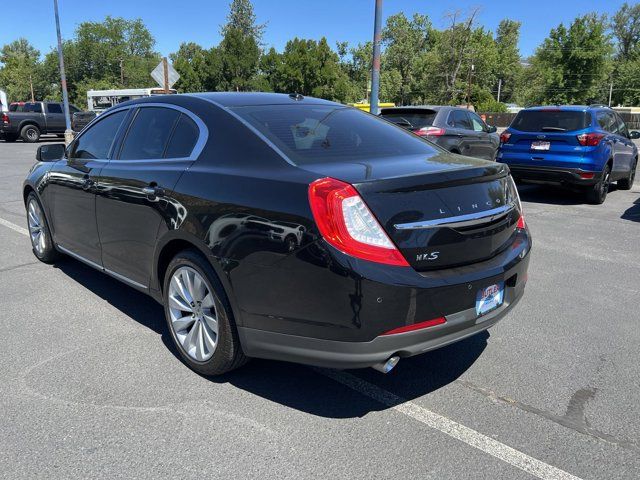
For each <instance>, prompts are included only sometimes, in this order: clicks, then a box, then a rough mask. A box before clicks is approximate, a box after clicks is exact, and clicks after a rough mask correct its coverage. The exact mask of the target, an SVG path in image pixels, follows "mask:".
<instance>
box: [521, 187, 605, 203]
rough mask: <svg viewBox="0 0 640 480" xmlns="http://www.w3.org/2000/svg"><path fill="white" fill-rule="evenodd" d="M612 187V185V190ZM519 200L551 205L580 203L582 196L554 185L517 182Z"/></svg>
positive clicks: (582, 199)
mask: <svg viewBox="0 0 640 480" xmlns="http://www.w3.org/2000/svg"><path fill="white" fill-rule="evenodd" d="M613 188H614V187H612V190H613ZM518 194H519V195H520V200H522V201H523V202H531V203H547V204H553V205H581V204H583V203H585V200H584V197H583V196H582V195H581V194H580V192H577V191H575V190H570V189H567V188H562V187H559V186H558V187H556V186H554V185H533V184H523V183H520V184H518Z"/></svg>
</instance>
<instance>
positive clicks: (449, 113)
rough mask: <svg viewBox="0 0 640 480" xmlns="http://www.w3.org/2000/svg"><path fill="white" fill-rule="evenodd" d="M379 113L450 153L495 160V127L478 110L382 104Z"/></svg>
mask: <svg viewBox="0 0 640 480" xmlns="http://www.w3.org/2000/svg"><path fill="white" fill-rule="evenodd" d="M380 116H381V117H383V118H384V119H385V120H389V121H390V122H393V123H395V124H396V125H399V126H401V127H403V128H406V129H407V130H410V131H412V132H413V133H415V134H416V135H419V136H421V137H425V138H427V139H428V140H430V141H432V142H433V143H435V144H436V145H439V146H441V147H442V148H444V149H445V150H447V151H449V152H451V153H457V154H459V155H468V156H470V157H477V158H483V159H485V160H495V158H496V152H497V151H498V147H499V146H500V137H499V136H498V134H497V133H496V130H497V129H496V127H494V126H491V127H490V126H488V125H487V124H486V123H485V122H484V120H482V118H480V116H479V115H478V114H476V113H474V112H472V111H470V110H467V109H466V108H460V107H438V106H431V107H394V108H383V109H382V110H381V111H380Z"/></svg>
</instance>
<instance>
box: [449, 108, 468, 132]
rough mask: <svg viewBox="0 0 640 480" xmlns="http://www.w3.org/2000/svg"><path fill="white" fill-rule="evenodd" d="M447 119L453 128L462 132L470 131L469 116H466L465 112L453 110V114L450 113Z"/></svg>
mask: <svg viewBox="0 0 640 480" xmlns="http://www.w3.org/2000/svg"><path fill="white" fill-rule="evenodd" d="M449 119H450V122H452V125H453V126H454V127H455V128H460V129H462V130H472V127H471V122H470V121H469V116H468V115H467V112H465V111H463V110H454V111H453V112H451V114H450V116H449Z"/></svg>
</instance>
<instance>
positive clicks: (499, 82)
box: [497, 78, 502, 103]
mask: <svg viewBox="0 0 640 480" xmlns="http://www.w3.org/2000/svg"><path fill="white" fill-rule="evenodd" d="M500 93H502V79H501V78H500V79H499V80H498V99H497V101H498V103H500Z"/></svg>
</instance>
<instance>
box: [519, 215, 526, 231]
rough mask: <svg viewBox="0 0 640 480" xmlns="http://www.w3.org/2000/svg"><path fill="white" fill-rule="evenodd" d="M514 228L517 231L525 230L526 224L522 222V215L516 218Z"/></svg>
mask: <svg viewBox="0 0 640 480" xmlns="http://www.w3.org/2000/svg"><path fill="white" fill-rule="evenodd" d="M516 228H517V229H518V230H524V229H525V228H527V224H526V222H525V221H524V215H523V214H522V213H521V214H520V218H518V223H517V224H516Z"/></svg>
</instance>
